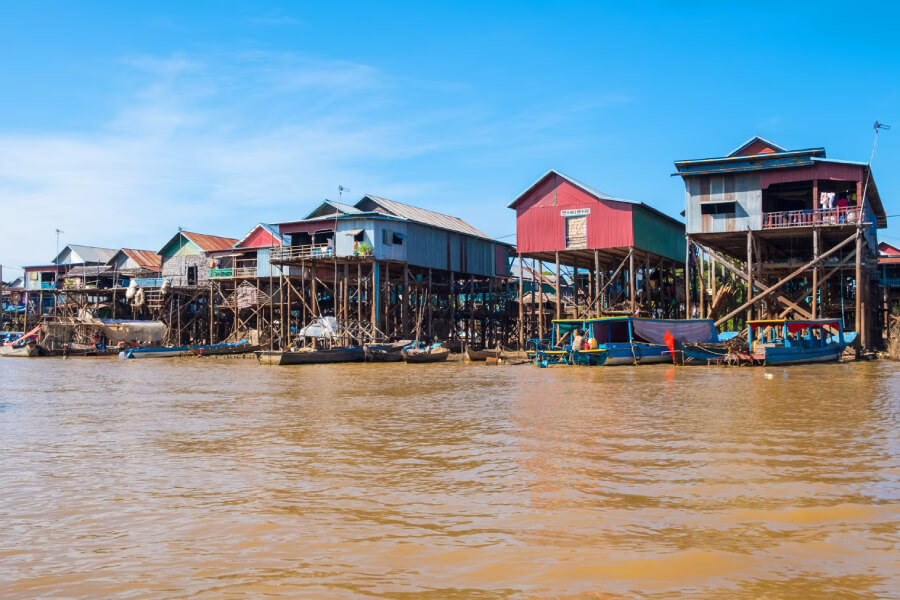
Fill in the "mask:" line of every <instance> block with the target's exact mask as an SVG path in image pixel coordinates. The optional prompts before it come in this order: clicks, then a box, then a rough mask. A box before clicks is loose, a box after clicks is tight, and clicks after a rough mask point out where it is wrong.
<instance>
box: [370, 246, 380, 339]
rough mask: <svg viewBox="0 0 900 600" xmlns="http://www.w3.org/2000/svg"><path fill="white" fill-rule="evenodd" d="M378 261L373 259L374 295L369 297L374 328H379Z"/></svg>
mask: <svg viewBox="0 0 900 600" xmlns="http://www.w3.org/2000/svg"><path fill="white" fill-rule="evenodd" d="M378 296H379V290H378V261H377V260H373V261H372V297H371V298H370V299H369V304H370V305H371V310H372V327H373V328H374V329H378Z"/></svg>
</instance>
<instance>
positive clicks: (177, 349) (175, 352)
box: [119, 346, 190, 359]
mask: <svg viewBox="0 0 900 600" xmlns="http://www.w3.org/2000/svg"><path fill="white" fill-rule="evenodd" d="M189 350H190V348H189V347H188V346H165V347H158V348H126V349H125V350H122V351H121V352H119V358H127V359H136V358H173V357H176V356H181V355H182V354H184V353H186V352H188V351H189Z"/></svg>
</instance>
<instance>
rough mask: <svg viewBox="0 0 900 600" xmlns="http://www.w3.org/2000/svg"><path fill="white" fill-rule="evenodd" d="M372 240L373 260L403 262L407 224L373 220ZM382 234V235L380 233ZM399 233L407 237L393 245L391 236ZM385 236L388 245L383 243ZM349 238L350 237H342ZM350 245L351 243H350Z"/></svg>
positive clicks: (405, 254) (404, 258)
mask: <svg viewBox="0 0 900 600" xmlns="http://www.w3.org/2000/svg"><path fill="white" fill-rule="evenodd" d="M372 224H373V232H372V233H373V236H372V237H373V239H374V240H375V244H374V246H373V247H374V249H375V258H377V259H378V260H399V261H405V260H406V256H407V252H406V246H407V240H408V239H409V236H408V235H407V233H406V232H407V224H406V223H404V222H402V221H389V220H382V219H373V221H372ZM382 232H384V233H382ZM394 233H399V234H402V235H407V237H406V239H404V240H403V242H402V243H400V244H393V243H390V242H391V238H392V234H394ZM385 235H387V241H388V242H389V243H385V237H384V236H385ZM344 237H350V236H344ZM351 244H352V242H351Z"/></svg>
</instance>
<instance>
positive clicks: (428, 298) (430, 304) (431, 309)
mask: <svg viewBox="0 0 900 600" xmlns="http://www.w3.org/2000/svg"><path fill="white" fill-rule="evenodd" d="M425 300H426V301H427V302H428V339H429V340H434V321H433V313H434V307H433V302H432V301H431V267H428V291H427V294H426V298H425Z"/></svg>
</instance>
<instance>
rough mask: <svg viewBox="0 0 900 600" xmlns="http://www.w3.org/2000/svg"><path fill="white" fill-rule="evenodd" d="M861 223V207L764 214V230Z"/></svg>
mask: <svg viewBox="0 0 900 600" xmlns="http://www.w3.org/2000/svg"><path fill="white" fill-rule="evenodd" d="M858 221H859V207H857V206H841V207H839V208H823V209H820V210H787V211H782V212H770V213H765V214H763V229H785V228H787V227H813V226H818V225H849V224H854V223H857V222H858Z"/></svg>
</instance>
